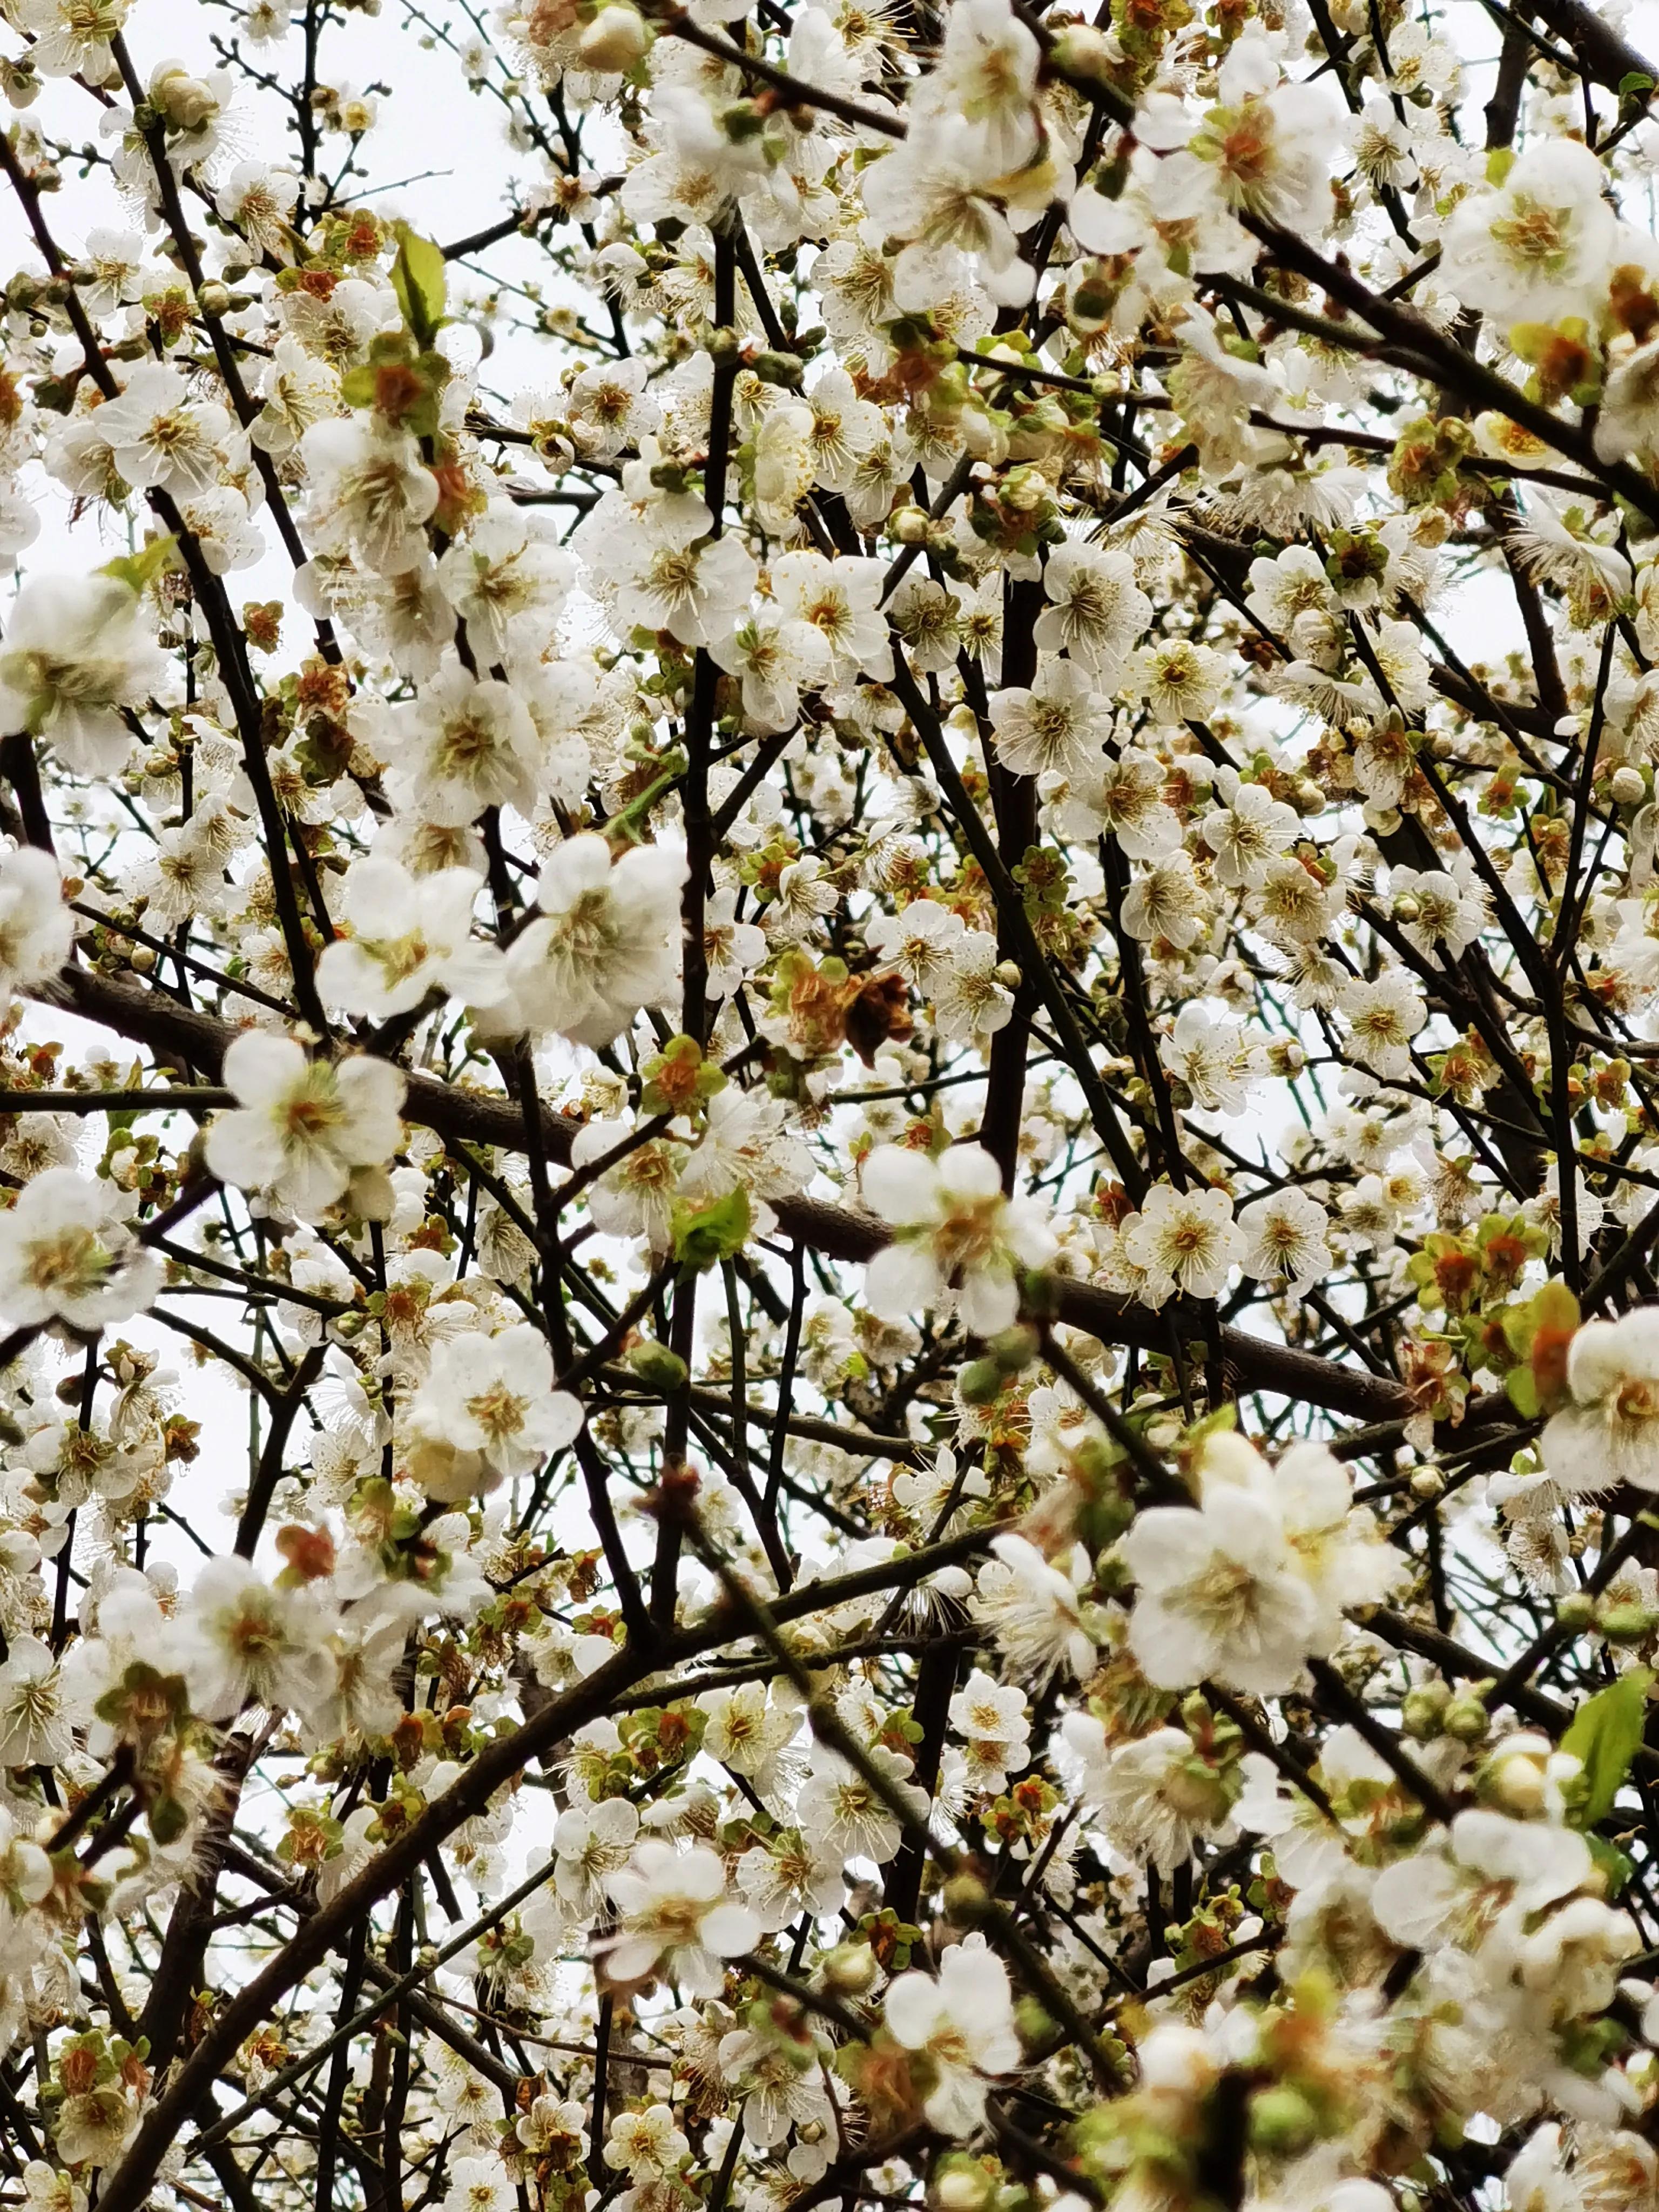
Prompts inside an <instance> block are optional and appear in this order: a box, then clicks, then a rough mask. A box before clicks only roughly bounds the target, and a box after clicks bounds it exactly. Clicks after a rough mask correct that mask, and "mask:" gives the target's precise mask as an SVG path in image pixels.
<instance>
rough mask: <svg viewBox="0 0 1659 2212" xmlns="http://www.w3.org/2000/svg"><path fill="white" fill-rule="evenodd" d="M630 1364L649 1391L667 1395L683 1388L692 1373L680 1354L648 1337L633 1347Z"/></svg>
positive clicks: (629, 1355) (630, 1351)
mask: <svg viewBox="0 0 1659 2212" xmlns="http://www.w3.org/2000/svg"><path fill="white" fill-rule="evenodd" d="M628 1364H629V1366H630V1367H631V1368H632V1369H633V1370H634V1372H635V1374H636V1375H637V1376H639V1378H640V1380H641V1383H644V1384H645V1385H646V1387H647V1389H652V1390H661V1391H663V1392H667V1391H670V1390H678V1389H681V1388H683V1386H684V1383H685V1381H686V1378H687V1376H689V1375H690V1371H691V1370H690V1368H689V1367H688V1366H687V1365H686V1364H685V1362H684V1360H683V1359H682V1358H680V1356H679V1354H678V1352H671V1351H670V1350H669V1349H668V1346H666V1345H665V1344H659V1343H658V1342H657V1341H656V1340H655V1338H654V1337H648V1336H647V1337H644V1338H642V1339H641V1341H640V1342H639V1343H638V1344H636V1345H635V1346H632V1348H631V1349H630V1350H629V1354H628Z"/></svg>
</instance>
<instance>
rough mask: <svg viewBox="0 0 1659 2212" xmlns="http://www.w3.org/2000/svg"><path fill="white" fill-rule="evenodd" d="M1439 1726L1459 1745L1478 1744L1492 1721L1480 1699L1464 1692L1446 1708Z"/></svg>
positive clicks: (1468, 1692)
mask: <svg viewBox="0 0 1659 2212" xmlns="http://www.w3.org/2000/svg"><path fill="white" fill-rule="evenodd" d="M1440 1725H1441V1726H1442V1728H1443V1729H1444V1730H1445V1732H1446V1734H1447V1735H1449V1736H1452V1737H1455V1740H1456V1741H1458V1742H1459V1743H1479V1742H1480V1739H1481V1737H1482V1736H1483V1735H1485V1734H1486V1730H1487V1729H1488V1728H1489V1727H1490V1726H1491V1725H1492V1719H1491V1716H1490V1714H1489V1713H1488V1712H1487V1711H1486V1707H1485V1705H1482V1704H1481V1702H1480V1699H1479V1698H1477V1697H1476V1696H1475V1695H1474V1692H1473V1691H1467V1690H1466V1691H1465V1692H1463V1693H1462V1696H1460V1697H1455V1698H1454V1699H1452V1701H1451V1703H1450V1704H1449V1705H1448V1706H1447V1708H1446V1710H1445V1712H1444V1713H1443V1715H1442V1717H1441V1723H1440ZM1510 1764H1513V1762H1512V1761H1511V1762H1510Z"/></svg>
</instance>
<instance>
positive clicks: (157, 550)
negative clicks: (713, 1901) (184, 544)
mask: <svg viewBox="0 0 1659 2212" xmlns="http://www.w3.org/2000/svg"><path fill="white" fill-rule="evenodd" d="M178 543H179V541H178V539H177V538H173V537H171V536H169V537H167V538H151V539H150V541H149V544H148V545H146V546H145V547H144V548H143V551H142V552H138V553H123V554H122V555H120V556H119V557H118V559H116V560H113V561H106V562H105V563H104V565H103V567H102V568H101V569H100V571H99V574H100V575H104V576H115V577H118V579H119V580H120V581H121V582H122V583H124V584H125V586H127V588H128V590H129V591H131V592H133V593H135V594H139V593H142V592H143V591H144V590H145V589H146V588H147V587H148V586H149V585H151V584H153V583H154V582H155V579H156V578H157V577H158V576H159V575H160V574H161V572H162V570H163V569H164V568H171V567H172V565H173V548H174V547H175V546H176V545H177V544H178Z"/></svg>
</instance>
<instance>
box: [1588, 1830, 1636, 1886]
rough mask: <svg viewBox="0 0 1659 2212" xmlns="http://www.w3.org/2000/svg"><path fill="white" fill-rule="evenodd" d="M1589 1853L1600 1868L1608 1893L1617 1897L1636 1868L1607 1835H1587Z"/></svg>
mask: <svg viewBox="0 0 1659 2212" xmlns="http://www.w3.org/2000/svg"><path fill="white" fill-rule="evenodd" d="M1584 1840H1585V1842H1586V1843H1587V1844H1589V1854H1590V1857H1591V1858H1592V1859H1594V1860H1595V1864H1596V1866H1597V1867H1598V1868H1599V1869H1600V1870H1601V1875H1602V1876H1603V1878H1604V1879H1605V1881H1606V1882H1607V1895H1608V1896H1609V1897H1610V1898H1614V1897H1617V1896H1618V1894H1619V1893H1620V1890H1622V1889H1623V1888H1624V1887H1625V1884H1626V1882H1627V1881H1629V1880H1630V1878H1631V1876H1632V1875H1633V1874H1634V1873H1635V1871H1636V1869H1635V1867H1634V1866H1633V1865H1632V1863H1631V1861H1630V1860H1629V1859H1628V1858H1626V1856H1625V1854H1624V1852H1623V1851H1621V1850H1620V1848H1619V1846H1618V1844H1610V1843H1609V1842H1608V1841H1607V1838H1606V1837H1605V1836H1586V1837H1585V1838H1584Z"/></svg>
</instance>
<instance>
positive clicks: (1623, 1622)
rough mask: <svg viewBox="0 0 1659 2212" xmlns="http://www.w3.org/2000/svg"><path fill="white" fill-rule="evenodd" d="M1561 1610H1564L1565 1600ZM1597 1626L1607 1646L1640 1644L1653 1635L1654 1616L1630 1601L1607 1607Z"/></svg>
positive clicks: (1642, 1606)
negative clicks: (1605, 1639)
mask: <svg viewBox="0 0 1659 2212" xmlns="http://www.w3.org/2000/svg"><path fill="white" fill-rule="evenodd" d="M1561 1609H1562V1610H1563V1611H1565V1600H1564V1601H1563V1604H1562V1608H1561ZM1597 1626H1599V1627H1600V1629H1601V1633H1602V1635H1603V1636H1605V1637H1606V1638H1607V1641H1608V1643H1609V1644H1641V1643H1643V1642H1644V1641H1645V1640H1646V1638H1648V1637H1650V1635H1651V1634H1652V1633H1653V1630H1654V1626H1655V1616H1654V1614H1653V1613H1652V1612H1651V1610H1650V1608H1649V1607H1647V1606H1645V1605H1638V1604H1637V1603H1636V1601H1634V1600H1633V1599H1630V1600H1627V1601H1626V1602H1625V1603H1624V1604H1622V1605H1610V1606H1608V1607H1607V1610H1606V1611H1605V1612H1604V1613H1602V1615H1601V1620H1600V1621H1599V1622H1598V1623H1597Z"/></svg>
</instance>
